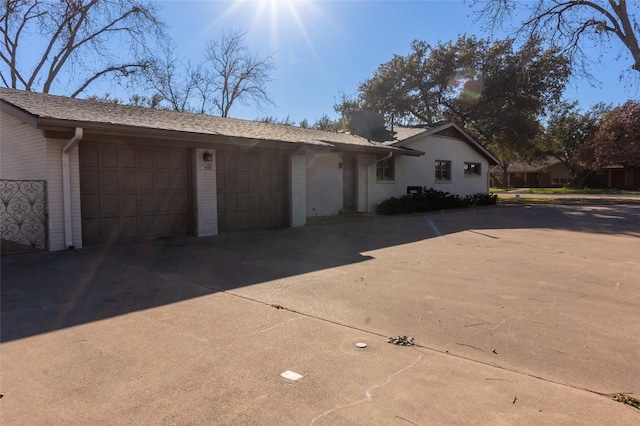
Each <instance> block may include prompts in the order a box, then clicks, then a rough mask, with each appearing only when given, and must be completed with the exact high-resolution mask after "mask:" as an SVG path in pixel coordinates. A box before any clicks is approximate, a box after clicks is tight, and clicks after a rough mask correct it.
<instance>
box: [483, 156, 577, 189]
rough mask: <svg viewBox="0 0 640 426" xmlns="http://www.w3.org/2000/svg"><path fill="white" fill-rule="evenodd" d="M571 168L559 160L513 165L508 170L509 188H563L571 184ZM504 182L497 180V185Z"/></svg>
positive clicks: (552, 159)
mask: <svg viewBox="0 0 640 426" xmlns="http://www.w3.org/2000/svg"><path fill="white" fill-rule="evenodd" d="M569 179H570V172H569V168H568V167H567V166H566V165H565V164H564V163H563V162H562V161H560V160H558V159H557V158H553V157H549V158H548V159H546V160H544V161H542V162H539V163H536V164H528V163H511V164H509V167H508V168H507V187H509V188H552V187H563V186H566V185H567V184H568V183H569ZM501 185H502V181H501V180H499V179H497V181H496V185H492V186H501Z"/></svg>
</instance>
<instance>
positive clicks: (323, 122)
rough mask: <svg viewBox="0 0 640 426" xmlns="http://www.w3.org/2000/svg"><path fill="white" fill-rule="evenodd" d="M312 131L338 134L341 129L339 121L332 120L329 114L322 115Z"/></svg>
mask: <svg viewBox="0 0 640 426" xmlns="http://www.w3.org/2000/svg"><path fill="white" fill-rule="evenodd" d="M311 128H312V129H318V130H328V131H333V132H337V131H338V130H340V129H341V127H340V121H339V120H332V119H331V118H329V116H328V115H327V114H324V115H322V117H320V118H319V119H318V120H317V121H316V122H315V123H313V125H312V126H311Z"/></svg>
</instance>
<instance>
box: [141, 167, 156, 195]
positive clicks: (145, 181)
mask: <svg viewBox="0 0 640 426" xmlns="http://www.w3.org/2000/svg"><path fill="white" fill-rule="evenodd" d="M138 189H139V190H140V191H153V190H154V189H155V180H154V179H153V172H152V171H146V170H143V171H139V172H138Z"/></svg>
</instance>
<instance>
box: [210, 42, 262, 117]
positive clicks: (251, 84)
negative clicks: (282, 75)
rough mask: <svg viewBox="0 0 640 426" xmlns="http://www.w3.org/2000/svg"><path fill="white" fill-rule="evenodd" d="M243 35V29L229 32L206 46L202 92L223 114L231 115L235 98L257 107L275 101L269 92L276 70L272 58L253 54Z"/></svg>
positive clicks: (215, 108)
mask: <svg viewBox="0 0 640 426" xmlns="http://www.w3.org/2000/svg"><path fill="white" fill-rule="evenodd" d="M244 37H245V33H242V32H238V31H236V32H228V33H225V34H224V35H223V36H222V38H221V39H220V40H219V41H211V42H210V43H209V45H208V46H207V52H206V61H205V63H204V64H203V68H202V69H203V74H205V75H204V76H203V77H204V78H202V79H201V80H200V85H199V87H200V92H201V95H202V97H203V99H204V100H205V102H210V103H211V104H212V105H213V108H214V110H215V111H216V112H217V113H219V114H220V115H221V116H222V117H228V116H229V110H230V109H231V107H232V106H233V105H234V103H235V102H236V101H239V102H241V103H242V104H244V105H248V104H249V103H250V102H252V103H254V104H255V105H256V106H257V107H258V109H260V107H261V106H262V105H263V104H265V103H268V104H273V102H272V101H271V99H270V98H269V95H268V94H267V91H266V86H267V83H269V82H270V81H271V77H270V72H271V71H272V70H273V69H275V64H274V62H273V57H272V55H267V56H264V57H260V56H257V55H254V54H252V53H251V52H250V51H249V49H248V48H247V46H246V45H245V43H244Z"/></svg>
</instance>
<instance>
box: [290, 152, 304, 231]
mask: <svg viewBox="0 0 640 426" xmlns="http://www.w3.org/2000/svg"><path fill="white" fill-rule="evenodd" d="M306 161H307V159H306V157H305V155H304V154H302V155H297V154H294V155H292V156H291V170H290V176H291V179H290V182H291V203H290V205H291V212H290V217H291V226H293V227H295V226H304V225H306V224H307V175H306V169H307V168H306V165H307V163H306Z"/></svg>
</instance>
